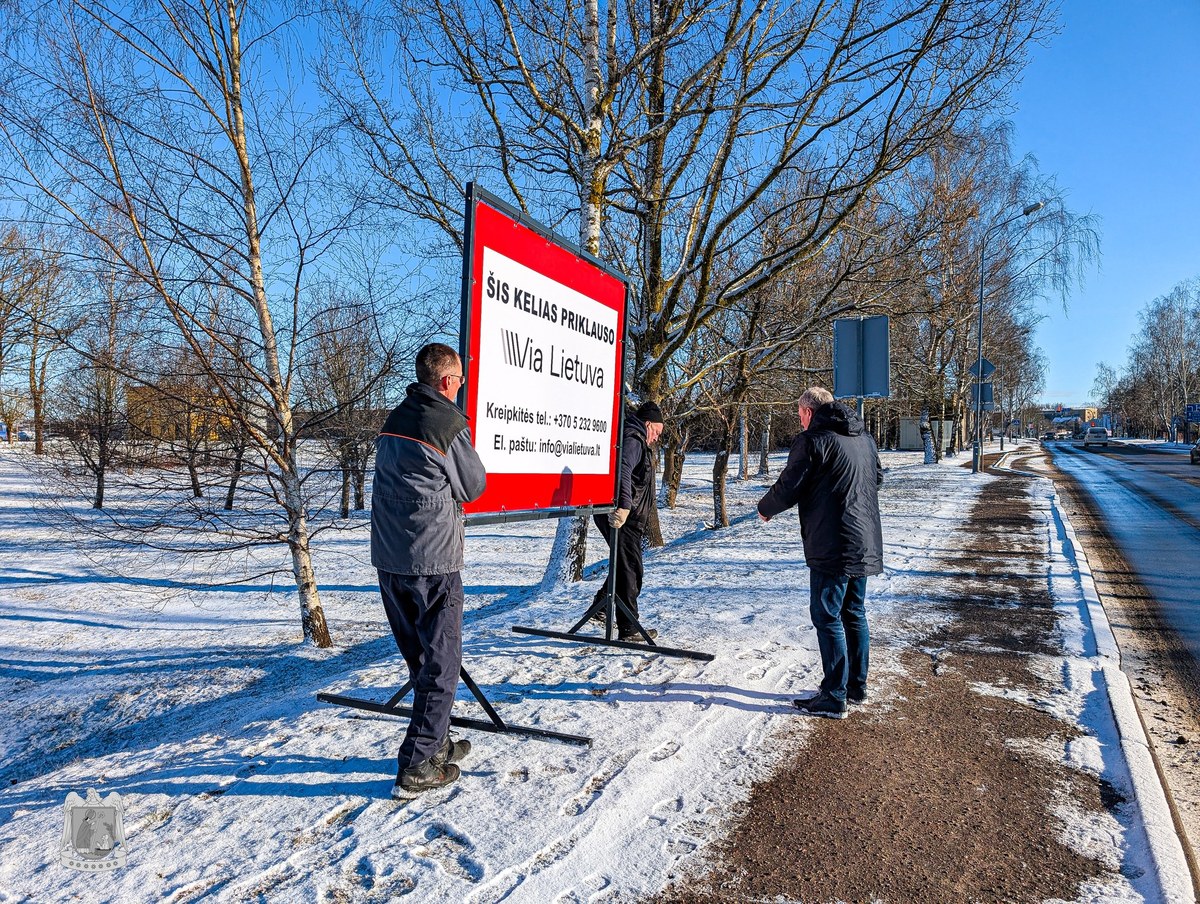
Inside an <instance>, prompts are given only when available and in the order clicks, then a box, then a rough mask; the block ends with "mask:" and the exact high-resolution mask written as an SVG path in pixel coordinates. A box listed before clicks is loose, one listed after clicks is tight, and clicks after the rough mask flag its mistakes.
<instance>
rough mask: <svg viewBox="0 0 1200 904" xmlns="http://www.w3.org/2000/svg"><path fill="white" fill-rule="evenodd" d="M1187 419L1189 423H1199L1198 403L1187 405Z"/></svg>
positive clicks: (1199, 407)
mask: <svg viewBox="0 0 1200 904" xmlns="http://www.w3.org/2000/svg"><path fill="white" fill-rule="evenodd" d="M1187 420H1188V423H1189V424H1200V405H1188V406H1187Z"/></svg>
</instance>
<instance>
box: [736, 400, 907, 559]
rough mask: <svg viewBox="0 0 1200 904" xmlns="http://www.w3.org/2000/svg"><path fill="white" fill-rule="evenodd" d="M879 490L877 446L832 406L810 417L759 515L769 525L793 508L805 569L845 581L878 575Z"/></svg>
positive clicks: (849, 414) (847, 413) (844, 410)
mask: <svg viewBox="0 0 1200 904" xmlns="http://www.w3.org/2000/svg"><path fill="white" fill-rule="evenodd" d="M882 483H883V465H882V464H881V463H880V461H879V450H878V449H877V448H876V447H875V440H873V439H872V438H871V435H870V434H869V433H866V432H864V430H863V423H862V420H861V419H860V418H859V417H858V415H857V414H855V413H854V411H852V410H851V409H850V408H848V407H847V406H845V405H843V404H842V403H841V402H830V403H829V404H827V405H822V406H821V407H820V408H818V409H817V410H816V411H814V412H813V417H812V421H811V422H810V423H809V425H808V429H807V430H805V431H804V432H803V433H801V434H800V435H799V436H797V437H796V439H795V441H794V442H793V443H792V448H791V451H790V452H789V453H788V461H787V466H786V467H784V469H783V472H782V473H781V474H780V475H779V479H778V480H776V481H775V485H774V486H773V487H771V489H770V490H768V491H767V493H766V495H765V496H763V498H762V499H760V500H759V503H758V511H759V514H761V515H762V516H763V517H764V518H773V517H774V516H775V515H778V514H779V513H780V512H784V511H787V509H789V508H791V507H792V506H793V505H794V506H796V507H797V508H798V510H799V514H800V535H801V537H802V538H803V540H804V561H805V562H807V563H808V567H809V568H812V569H814V570H817V571H823V572H826V573H828V574H835V575H847V576H849V577H864V576H866V575H870V574H879V573H880V572H881V571H883V528H882V526H881V524H880V521H879V497H878V489H879V486H880V485H881V484H882Z"/></svg>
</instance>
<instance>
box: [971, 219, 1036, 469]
mask: <svg viewBox="0 0 1200 904" xmlns="http://www.w3.org/2000/svg"><path fill="white" fill-rule="evenodd" d="M1042 207H1043V203H1042V202H1041V201H1037V202H1035V203H1033V204H1030V205H1028V206H1026V207H1025V209H1024V210H1022V211H1021V212H1020V213H1018V214H1014V215H1013V216H1011V217H1009V218H1008V219H1007V220H1004V221H1003V222H1001V223H993V224H992V225H991V226H989V227H988V228H987V229H985V230H984V232H983V238H981V239H980V240H979V357H978V359H977V360H976V363H975V367H976V368H977V370H978V372H977V373H976V374H975V448H974V450H973V452H974V454H973V455H972V456H971V473H972V474H978V473H979V469H980V468H981V467H982V466H983V283H984V272H983V265H984V260H985V257H984V255H985V254H986V251H987V241H988V236H990V235H991V234H992V232H993V231H995V230H996V229H1001V228H1003V227H1005V226H1007V225H1008V224H1009V223H1014V222H1016V221H1017V220H1019V219H1021V217H1027V216H1029V215H1030V214H1031V213H1037V211H1039V210H1041V209H1042Z"/></svg>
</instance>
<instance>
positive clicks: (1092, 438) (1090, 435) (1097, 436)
mask: <svg viewBox="0 0 1200 904" xmlns="http://www.w3.org/2000/svg"><path fill="white" fill-rule="evenodd" d="M1083 445H1084V448H1086V447H1088V446H1107V445H1108V431H1107V430H1105V429H1104V428H1103V427H1088V428H1087V432H1086V433H1085V434H1083Z"/></svg>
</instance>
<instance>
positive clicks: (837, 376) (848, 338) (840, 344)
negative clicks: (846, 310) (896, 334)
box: [833, 316, 892, 399]
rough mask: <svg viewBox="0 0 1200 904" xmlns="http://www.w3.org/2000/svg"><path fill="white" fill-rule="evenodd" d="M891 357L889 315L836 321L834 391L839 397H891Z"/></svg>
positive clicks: (834, 324)
mask: <svg viewBox="0 0 1200 904" xmlns="http://www.w3.org/2000/svg"><path fill="white" fill-rule="evenodd" d="M891 360H892V359H891V346H890V343H889V339H888V319H887V317H886V316H881V317H855V318H852V319H848V320H835V321H834V322H833V394H834V396H835V397H836V398H839V399H846V398H850V397H851V396H858V397H867V398H886V397H887V396H889V395H890V394H891Z"/></svg>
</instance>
